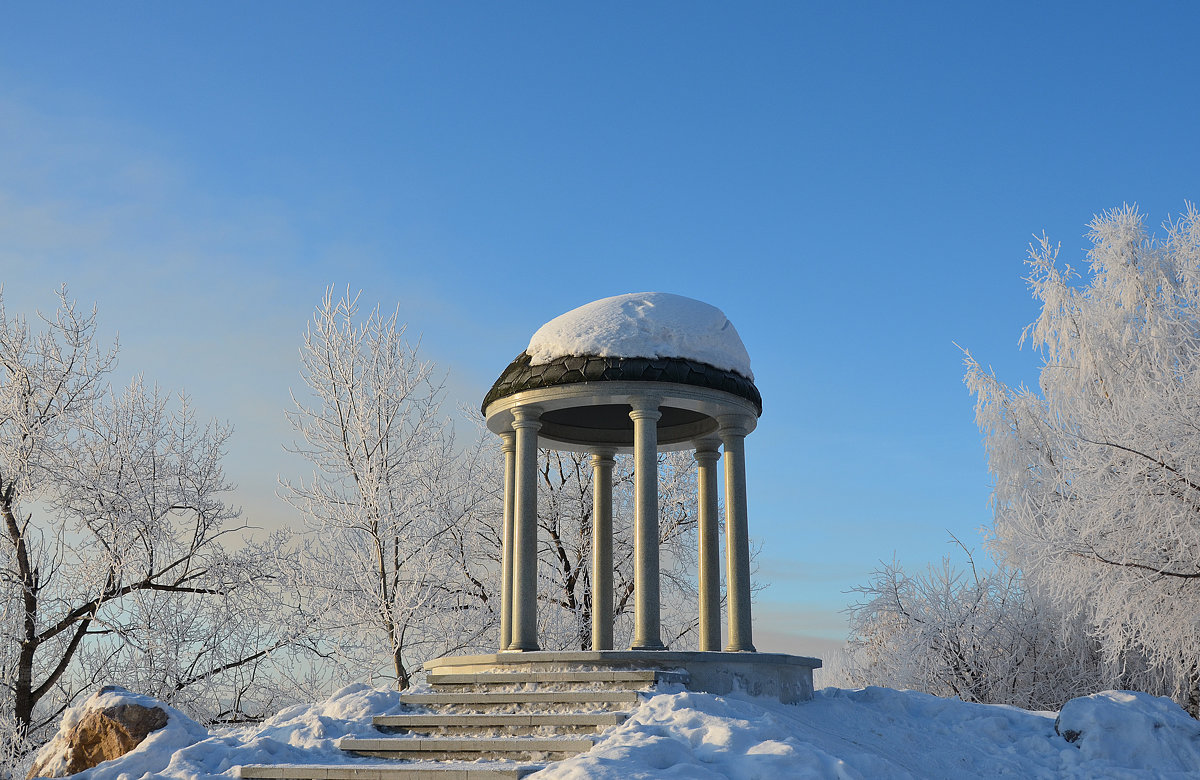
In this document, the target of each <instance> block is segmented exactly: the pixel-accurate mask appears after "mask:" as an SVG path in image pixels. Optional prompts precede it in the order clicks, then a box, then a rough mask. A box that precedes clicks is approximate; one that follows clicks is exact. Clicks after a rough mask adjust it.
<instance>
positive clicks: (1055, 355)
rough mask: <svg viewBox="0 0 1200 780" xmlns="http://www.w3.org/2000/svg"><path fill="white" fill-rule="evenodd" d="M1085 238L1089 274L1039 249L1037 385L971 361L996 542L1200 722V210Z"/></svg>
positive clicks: (1099, 227) (1116, 216) (1035, 256)
mask: <svg viewBox="0 0 1200 780" xmlns="http://www.w3.org/2000/svg"><path fill="white" fill-rule="evenodd" d="M1089 238H1090V239H1091V243H1092V246H1091V249H1090V250H1089V252H1088V255H1087V263H1088V265H1087V268H1086V269H1085V270H1084V271H1083V272H1082V275H1080V273H1079V272H1077V271H1076V270H1075V269H1073V268H1071V267H1070V266H1061V267H1060V265H1059V262H1058V253H1059V249H1058V247H1057V246H1055V245H1052V244H1051V242H1050V241H1049V240H1047V239H1045V238H1043V239H1042V240H1041V241H1039V242H1038V243H1037V244H1036V245H1035V246H1033V247H1032V248H1031V251H1030V256H1029V259H1028V261H1027V263H1028V266H1029V269H1030V273H1029V276H1028V282H1029V284H1030V288H1031V289H1032V291H1033V294H1034V296H1035V298H1036V299H1037V300H1038V301H1040V302H1041V306H1042V310H1041V314H1040V315H1039V317H1038V318H1037V320H1036V321H1035V322H1034V323H1033V324H1032V325H1030V326H1029V328H1027V329H1026V331H1025V333H1024V336H1023V338H1022V340H1023V341H1024V340H1028V341H1029V342H1030V343H1031V344H1032V345H1033V347H1034V348H1036V349H1038V350H1040V351H1041V354H1042V357H1043V363H1042V368H1041V375H1040V381H1039V388H1038V389H1037V390H1032V389H1029V388H1025V387H1017V388H1012V387H1009V386H1007V385H1005V384H1003V383H1002V382H1001V381H1000V380H999V379H997V378H996V377H995V376H994V375H993V374H992V373H991V372H989V371H985V370H984V369H983V368H981V366H980V365H979V364H978V363H977V362H975V360H974V359H972V358H970V356H968V359H967V365H968V371H967V376H966V381H967V384H968V386H969V387H970V389H971V390H972V392H974V393H975V395H976V397H977V407H976V409H977V418H978V423H979V426H980V428H981V430H982V431H983V433H984V435H985V439H986V445H987V451H988V462H989V465H990V468H991V471H992V474H993V475H994V479H995V496H994V505H995V529H994V533H995V546H996V549H997V550H998V551H1000V552H1001V553H1002V554H1003V555H1004V556H1005V560H1006V562H1007V563H1009V564H1010V565H1013V566H1015V567H1018V568H1020V569H1021V570H1023V571H1024V572H1025V575H1026V577H1027V578H1028V579H1029V581H1030V583H1031V584H1033V585H1035V586H1036V587H1037V588H1038V589H1039V590H1042V591H1044V592H1045V593H1046V594H1047V595H1048V596H1049V597H1051V598H1052V599H1053V600H1054V602H1055V603H1056V604H1057V605H1058V607H1059V608H1060V609H1061V610H1062V611H1064V612H1065V613H1067V614H1072V613H1076V614H1078V615H1080V616H1081V617H1082V618H1083V619H1084V620H1085V621H1086V622H1087V623H1088V624H1089V625H1090V626H1091V630H1092V632H1093V633H1094V635H1095V636H1096V637H1097V639H1098V640H1099V641H1100V644H1101V646H1102V648H1103V649H1104V651H1105V653H1106V654H1107V656H1108V658H1109V659H1110V660H1113V661H1118V660H1120V659H1123V658H1129V657H1139V658H1141V659H1143V660H1144V662H1145V663H1146V664H1148V667H1149V668H1150V669H1151V670H1152V671H1154V672H1155V673H1157V675H1158V676H1159V680H1160V682H1161V683H1162V684H1165V685H1167V686H1168V689H1169V690H1173V691H1174V695H1175V696H1176V698H1177V699H1178V700H1179V701H1180V703H1181V704H1183V705H1184V706H1185V707H1186V708H1187V709H1188V711H1189V712H1191V713H1192V714H1193V715H1200V688H1198V686H1200V214H1198V213H1197V211H1196V209H1195V208H1194V207H1191V206H1189V207H1188V209H1187V211H1186V213H1185V214H1183V215H1182V217H1181V218H1179V219H1178V220H1177V221H1172V222H1168V223H1167V224H1166V225H1164V232H1163V233H1162V234H1160V235H1152V234H1151V233H1150V232H1149V231H1148V230H1147V229H1146V226H1145V224H1144V220H1143V218H1142V216H1141V214H1139V213H1138V212H1137V210H1136V209H1134V208H1129V207H1125V208H1121V209H1118V210H1114V211H1111V212H1108V213H1106V214H1104V215H1102V216H1099V217H1097V218H1095V219H1094V220H1093V221H1092V223H1091V225H1090V233H1089Z"/></svg>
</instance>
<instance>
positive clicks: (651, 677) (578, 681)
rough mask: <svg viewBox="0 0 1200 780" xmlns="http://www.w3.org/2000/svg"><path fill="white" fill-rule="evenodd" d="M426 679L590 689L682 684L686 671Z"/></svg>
mask: <svg viewBox="0 0 1200 780" xmlns="http://www.w3.org/2000/svg"><path fill="white" fill-rule="evenodd" d="M426 680H427V681H428V682H429V684H430V685H432V686H434V687H435V688H438V689H442V688H452V689H461V688H468V689H474V690H487V689H494V688H497V687H501V686H513V687H515V686H522V685H536V686H537V687H538V688H539V689H544V688H567V687H573V688H579V687H586V688H591V689H593V690H613V689H621V690H626V689H632V688H638V689H645V688H649V687H652V686H654V685H656V684H658V683H680V684H683V685H686V684H687V681H688V675H687V672H672V671H663V670H656V669H632V670H628V669H626V670H621V669H607V670H604V669H597V670H577V671H560V672H519V671H513V672H500V671H497V672H474V673H431V674H429V675H428V676H427V678H426ZM447 692H450V691H447Z"/></svg>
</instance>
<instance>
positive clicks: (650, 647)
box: [629, 642, 667, 650]
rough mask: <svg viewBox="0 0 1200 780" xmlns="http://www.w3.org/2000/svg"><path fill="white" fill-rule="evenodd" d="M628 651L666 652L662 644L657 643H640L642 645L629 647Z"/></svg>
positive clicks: (665, 647)
mask: <svg viewBox="0 0 1200 780" xmlns="http://www.w3.org/2000/svg"><path fill="white" fill-rule="evenodd" d="M629 649H630V650H666V649H667V646H666V645H664V644H663V643H662V642H658V643H657V644H649V643H642V644H633V645H630V646H629Z"/></svg>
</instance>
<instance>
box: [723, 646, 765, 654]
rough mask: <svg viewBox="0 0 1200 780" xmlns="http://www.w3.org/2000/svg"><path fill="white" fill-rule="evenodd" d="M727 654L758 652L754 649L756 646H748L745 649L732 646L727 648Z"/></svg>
mask: <svg viewBox="0 0 1200 780" xmlns="http://www.w3.org/2000/svg"><path fill="white" fill-rule="evenodd" d="M725 652H726V653H757V652H758V651H757V650H755V649H754V645H746V646H745V647H735V646H734V645H730V646H729V647H726V648H725Z"/></svg>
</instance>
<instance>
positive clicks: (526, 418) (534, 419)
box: [512, 406, 542, 431]
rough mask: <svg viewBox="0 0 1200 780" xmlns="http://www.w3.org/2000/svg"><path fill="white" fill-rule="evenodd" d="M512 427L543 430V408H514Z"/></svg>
mask: <svg viewBox="0 0 1200 780" xmlns="http://www.w3.org/2000/svg"><path fill="white" fill-rule="evenodd" d="M512 416H513V421H512V427H513V429H514V430H516V429H518V428H532V429H534V430H535V431H537V430H541V428H542V421H541V417H542V408H541V407H540V406H514V407H513V410H512Z"/></svg>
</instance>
